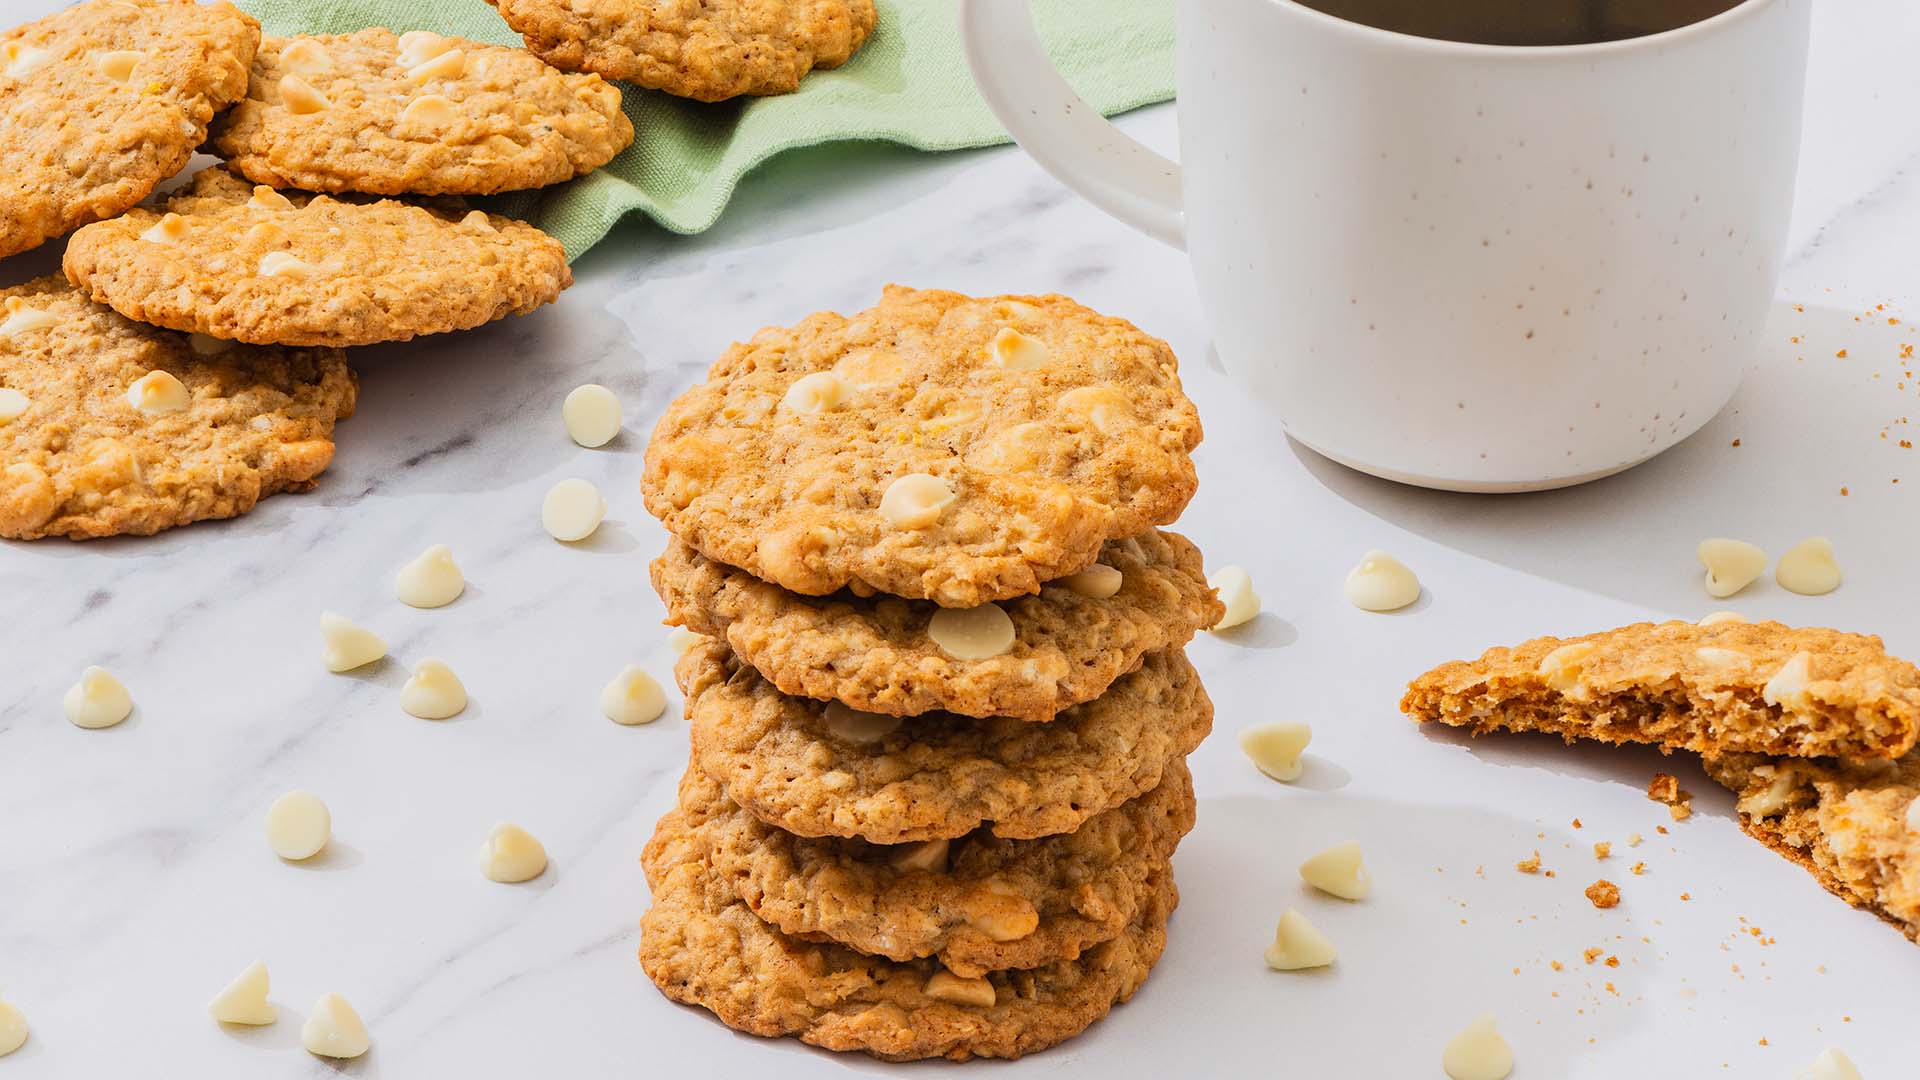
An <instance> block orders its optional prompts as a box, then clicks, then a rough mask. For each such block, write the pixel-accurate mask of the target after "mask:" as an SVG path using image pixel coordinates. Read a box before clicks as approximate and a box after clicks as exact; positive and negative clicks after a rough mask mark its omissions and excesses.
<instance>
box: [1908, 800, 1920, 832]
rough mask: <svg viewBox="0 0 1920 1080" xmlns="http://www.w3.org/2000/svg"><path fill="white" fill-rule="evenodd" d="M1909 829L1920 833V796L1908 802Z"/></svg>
mask: <svg viewBox="0 0 1920 1080" xmlns="http://www.w3.org/2000/svg"><path fill="white" fill-rule="evenodd" d="M1907 831H1908V832H1911V833H1920V798H1917V799H1915V800H1913V801H1912V802H1910V803H1908V804H1907Z"/></svg>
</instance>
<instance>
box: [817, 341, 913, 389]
mask: <svg viewBox="0 0 1920 1080" xmlns="http://www.w3.org/2000/svg"><path fill="white" fill-rule="evenodd" d="M833 370H834V371H835V372H836V373H837V374H838V375H839V376H840V377H841V378H843V379H845V380H847V382H849V383H852V384H853V385H854V386H855V387H857V388H858V389H861V390H873V389H876V388H878V387H882V386H893V385H895V384H897V383H899V382H900V381H901V380H902V379H903V378H905V376H906V372H907V362H906V361H905V360H903V359H901V358H900V357H899V356H897V355H895V354H893V353H890V352H885V351H882V350H880V349H855V350H853V351H852V352H849V353H847V355H845V356H843V357H841V358H840V359H839V360H837V361H835V362H834V365H833Z"/></svg>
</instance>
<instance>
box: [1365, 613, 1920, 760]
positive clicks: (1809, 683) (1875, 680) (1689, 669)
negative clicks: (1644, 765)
mask: <svg viewBox="0 0 1920 1080" xmlns="http://www.w3.org/2000/svg"><path fill="white" fill-rule="evenodd" d="M1400 708H1401V710H1402V711H1404V712H1405V713H1406V714H1407V715H1408V716H1411V717H1412V718H1413V719H1415V720H1417V721H1421V722H1423V723H1424V722H1429V721H1438V722H1440V723H1443V724H1449V725H1452V726H1454V727H1463V728H1468V729H1470V730H1472V731H1474V732H1476V733H1478V732H1483V731H1549V732H1553V733H1554V734H1556V735H1561V736H1564V737H1565V738H1566V739H1567V741H1569V742H1571V741H1572V740H1574V739H1575V738H1581V739H1593V740H1597V741H1600V742H1610V743H1627V742H1637V743H1651V744H1653V745H1655V746H1660V747H1663V748H1665V749H1668V750H1693V751H1698V752H1701V753H1732V752H1752V753H1765V754H1782V755H1789V756H1794V757H1817V756H1822V755H1829V754H1832V755H1841V756H1849V757H1882V758H1885V757H1898V756H1899V755H1901V754H1904V753H1906V752H1907V751H1908V750H1909V749H1911V748H1912V747H1913V744H1914V737H1915V733H1916V730H1920V727H1917V725H1920V670H1916V669H1915V668H1914V666H1913V665H1912V664H1909V663H1907V662H1906V661H1905V660H1901V659H1899V658H1897V657H1893V656H1888V655H1887V651H1886V648H1885V647H1884V646H1883V645H1882V644H1881V642H1880V639H1879V638H1877V637H1874V636H1872V635H1870V634H1847V633H1842V632H1840V631H1838V630H1827V629H1823V628H1820V627H1805V628H1801V629H1794V628H1792V627H1787V626H1783V625H1781V624H1780V623H1777V622H1761V623H1748V622H1741V621H1715V622H1711V623H1710V624H1709V625H1700V624H1696V623H1690V622H1678V621H1676V622H1665V623H1660V624H1658V625H1656V624H1654V623H1635V624H1634V625H1632V626H1624V627H1621V628H1620V629H1618V630H1608V631H1605V632H1603V633H1598V634H1588V635H1586V636H1585V637H1577V638H1556V637H1543V638H1535V639H1534V640H1532V641H1528V642H1524V643H1522V644H1520V645H1516V646H1514V647H1513V648H1511V649H1508V648H1493V649H1488V650H1487V651H1486V652H1485V653H1483V654H1482V655H1481V657H1480V659H1478V660H1474V661H1454V662H1452V663H1447V664H1442V665H1440V666H1439V667H1437V668H1434V669H1433V670H1432V671H1429V672H1427V673H1426V674H1425V675H1422V676H1420V677H1419V678H1418V679H1415V680H1414V681H1413V683H1412V685H1411V686H1409V687H1408V689H1407V694H1406V696H1405V697H1404V698H1402V699H1401V701H1400Z"/></svg>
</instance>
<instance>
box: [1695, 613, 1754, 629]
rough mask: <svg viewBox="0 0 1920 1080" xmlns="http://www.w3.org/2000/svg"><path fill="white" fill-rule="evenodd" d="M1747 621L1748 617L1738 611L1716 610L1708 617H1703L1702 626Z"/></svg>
mask: <svg viewBox="0 0 1920 1080" xmlns="http://www.w3.org/2000/svg"><path fill="white" fill-rule="evenodd" d="M1746 621H1747V617H1746V616H1745V615H1742V614H1740V613H1739V612H1737V611H1716V612H1714V613H1713V614H1711V615H1708V616H1707V617H1705V618H1703V619H1701V620H1700V625H1701V626H1725V625H1727V624H1729V623H1743V622H1746Z"/></svg>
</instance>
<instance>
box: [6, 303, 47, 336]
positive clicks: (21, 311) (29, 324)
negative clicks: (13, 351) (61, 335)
mask: <svg viewBox="0 0 1920 1080" xmlns="http://www.w3.org/2000/svg"><path fill="white" fill-rule="evenodd" d="M58 325H60V320H59V319H57V318H55V317H54V316H53V315H52V314H51V313H49V312H45V311H41V310H40V309H38V308H30V307H28V306H27V302H26V301H25V300H22V299H20V298H19V297H17V296H9V297H7V317H6V318H5V319H0V337H13V336H15V335H17V334H25V333H28V332H30V331H33V330H45V329H48V328H49V327H54V326H58Z"/></svg>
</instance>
